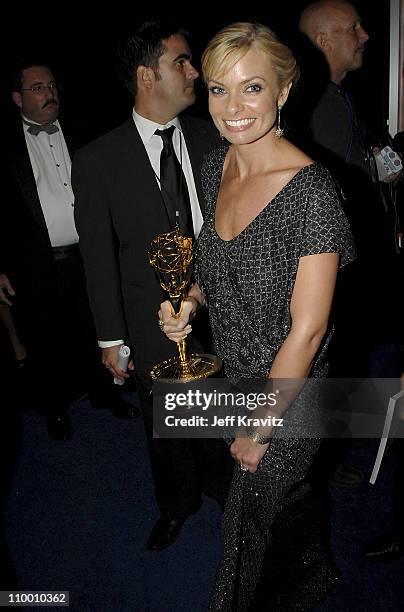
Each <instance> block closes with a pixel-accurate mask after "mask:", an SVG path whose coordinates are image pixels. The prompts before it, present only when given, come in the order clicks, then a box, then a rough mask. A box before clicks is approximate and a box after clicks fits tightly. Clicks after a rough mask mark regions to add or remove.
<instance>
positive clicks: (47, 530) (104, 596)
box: [5, 394, 404, 612]
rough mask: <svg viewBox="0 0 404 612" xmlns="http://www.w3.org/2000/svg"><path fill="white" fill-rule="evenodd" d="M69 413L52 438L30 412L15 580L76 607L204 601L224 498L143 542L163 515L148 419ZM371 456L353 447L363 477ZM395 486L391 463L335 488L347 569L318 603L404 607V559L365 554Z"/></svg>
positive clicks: (176, 609) (15, 497)
mask: <svg viewBox="0 0 404 612" xmlns="http://www.w3.org/2000/svg"><path fill="white" fill-rule="evenodd" d="M127 398H128V399H129V400H130V401H132V402H135V401H136V396H135V394H129V395H128V396H127ZM70 415H71V419H72V424H73V427H74V438H73V439H72V440H71V441H68V442H56V441H53V440H50V439H49V438H48V434H47V430H46V425H45V422H44V420H43V419H42V417H40V416H39V415H38V414H37V413H36V412H34V411H32V410H26V411H24V412H23V431H22V445H21V453H20V457H19V460H18V463H17V466H16V470H15V477H14V482H13V486H12V490H11V494H10V497H9V500H8V504H7V508H6V515H5V519H6V520H5V524H6V537H7V541H8V544H9V548H10V551H11V555H12V558H13V561H14V565H15V567H16V571H17V576H18V588H19V589H20V590H30V589H33V590H68V591H70V610H72V611H74V612H76V611H77V612H87V611H88V612H93V611H94V612H95V611H97V612H118V611H119V612H120V611H130V612H137V611H139V612H140V611H144V612H146V611H150V612H191V611H192V612H198V611H202V610H204V609H205V608H206V604H207V601H208V597H209V592H210V589H211V586H212V581H213V577H214V573H215V568H216V566H217V563H218V561H219V558H220V548H221V543H220V521H221V513H220V510H219V508H218V506H217V505H216V504H215V502H213V501H212V500H210V499H207V498H206V499H204V504H203V507H202V509H201V510H200V512H199V513H198V514H196V515H195V516H192V517H191V518H189V519H188V520H187V521H186V523H185V525H184V528H183V531H182V534H181V537H180V538H179V540H178V541H177V542H176V543H175V544H174V545H173V546H172V547H170V548H169V549H167V550H166V551H163V552H161V553H150V552H148V551H146V550H145V542H146V540H147V537H148V534H149V531H150V529H151V527H152V525H153V523H154V522H155V520H156V519H157V517H158V512H157V509H156V507H155V503H154V497H153V490H152V484H151V473H150V467H149V462H148V457H147V450H146V441H145V434H144V429H143V423H142V420H141V419H140V418H138V419H136V420H131V421H126V420H119V419H116V418H114V417H113V416H112V415H111V414H110V413H109V412H108V411H106V410H94V409H93V408H91V407H90V405H89V404H88V403H87V402H85V401H82V402H77V403H76V404H73V405H72V407H71V411H70ZM374 454H375V447H366V448H355V449H354V450H353V451H352V457H351V460H352V462H353V463H355V465H357V466H358V467H361V468H362V469H364V470H365V472H366V474H367V478H368V476H369V474H370V469H371V467H370V466H371V462H372V459H373V458H374ZM390 486H391V466H390V465H389V462H388V461H387V462H386V464H385V465H384V466H383V471H382V473H381V475H380V476H379V480H378V481H377V483H376V485H375V486H372V485H370V484H367V483H366V482H365V483H364V484H363V485H362V486H361V487H359V488H358V489H356V490H348V489H336V488H333V489H332V502H333V517H332V546H333V550H334V553H335V556H336V560H337V563H338V566H339V568H340V570H341V572H342V575H343V577H342V580H341V581H340V583H339V584H338V586H337V587H336V588H335V590H334V591H333V592H332V593H331V594H330V595H329V597H328V598H327V599H326V600H325V601H324V603H323V604H322V605H321V606H320V607H319V608H318V609H317V610H318V611H321V612H325V611H333V612H334V611H335V612H336V611H340V610H341V611H342V610H343V611H344V612H349V611H352V612H354V611H355V612H358V611H359V612H360V611H362V610H363V611H365V610H366V611H367V612H379V611H380V612H381V611H382V610H383V611H385V610H389V611H390V612H396V611H397V612H399V611H400V610H403V609H404V606H403V601H404V591H403V584H402V583H403V570H404V561H400V562H398V563H395V564H392V565H388V566H383V565H376V564H372V563H368V562H365V561H363V560H361V558H360V556H359V554H358V548H359V546H360V544H361V543H363V542H364V541H366V540H367V539H369V538H370V537H372V536H373V535H375V534H377V533H378V532H379V531H382V530H383V529H384V528H385V527H388V524H389V518H390V504H389V500H390V497H389V494H390ZM49 609H50V608H49Z"/></svg>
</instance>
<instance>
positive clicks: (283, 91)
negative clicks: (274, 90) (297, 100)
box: [278, 81, 292, 107]
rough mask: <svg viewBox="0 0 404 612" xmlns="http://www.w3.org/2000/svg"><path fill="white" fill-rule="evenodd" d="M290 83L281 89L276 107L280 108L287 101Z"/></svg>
mask: <svg viewBox="0 0 404 612" xmlns="http://www.w3.org/2000/svg"><path fill="white" fill-rule="evenodd" d="M291 87H292V81H291V82H290V83H288V84H287V85H285V87H283V88H282V89H281V90H280V92H279V94H278V106H280V107H282V106H283V105H284V104H285V102H286V100H287V99H288V96H289V92H290V88H291Z"/></svg>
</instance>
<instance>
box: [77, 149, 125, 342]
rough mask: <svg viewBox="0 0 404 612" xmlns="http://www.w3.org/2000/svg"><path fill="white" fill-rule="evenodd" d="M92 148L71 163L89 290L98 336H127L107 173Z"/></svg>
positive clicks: (101, 338)
mask: <svg viewBox="0 0 404 612" xmlns="http://www.w3.org/2000/svg"><path fill="white" fill-rule="evenodd" d="M108 175H109V173H108V172H107V171H106V169H105V167H103V164H102V163H100V162H99V161H98V160H97V158H95V159H94V156H93V155H91V151H88V150H86V149H82V150H80V151H78V152H77V153H76V155H75V157H74V159H73V164H72V185H73V190H74V195H75V222H76V227H77V232H78V234H79V240H80V250H81V254H82V257H83V262H84V268H85V272H86V279H87V290H88V296H89V300H90V306H91V310H92V313H93V317H94V321H95V326H96V329H97V335H98V339H99V340H103V341H108V340H117V339H120V338H125V337H126V336H127V328H126V320H125V315H124V309H123V300H122V290H121V282H120V269H119V245H118V240H117V236H116V234H115V231H114V227H113V222H112V218H111V210H110V197H109V191H108V184H107V183H108V181H107V177H108Z"/></svg>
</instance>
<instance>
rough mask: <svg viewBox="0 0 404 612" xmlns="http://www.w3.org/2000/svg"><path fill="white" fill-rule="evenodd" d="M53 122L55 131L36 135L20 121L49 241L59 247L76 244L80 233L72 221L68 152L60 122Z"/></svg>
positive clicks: (71, 192)
mask: <svg viewBox="0 0 404 612" xmlns="http://www.w3.org/2000/svg"><path fill="white" fill-rule="evenodd" d="M23 119H25V120H26V121H29V122H30V123H35V122H34V121H31V120H29V119H27V118H25V117H23ZM55 125H57V127H58V128H59V131H58V132H55V133H54V134H47V133H46V132H40V133H39V134H38V135H37V136H34V135H33V134H30V133H29V132H28V129H29V126H28V125H27V124H26V123H23V128H24V135H25V142H26V143H27V149H28V154H29V158H30V161H31V166H32V171H33V173H34V177H35V183H36V187H37V190H38V196H39V201H40V203H41V207H42V211H43V214H44V217H45V222H46V227H47V228H48V232H49V238H50V241H51V245H52V246H53V247H59V246H66V245H69V244H75V243H77V242H78V241H79V237H78V234H77V231H76V226H75V223H74V195H73V190H72V187H71V182H70V173H71V161H70V155H69V151H68V149H67V146H66V142H65V139H64V137H63V133H62V129H61V127H60V124H59V122H58V121H55Z"/></svg>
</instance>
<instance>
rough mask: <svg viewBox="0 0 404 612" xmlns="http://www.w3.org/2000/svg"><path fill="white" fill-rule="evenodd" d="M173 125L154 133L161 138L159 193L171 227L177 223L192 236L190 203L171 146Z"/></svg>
mask: <svg viewBox="0 0 404 612" xmlns="http://www.w3.org/2000/svg"><path fill="white" fill-rule="evenodd" d="M174 130H175V126H174V125H172V126H171V127H169V128H167V129H166V130H156V131H155V134H157V135H158V136H161V138H162V140H163V150H162V151H161V156H160V183H161V195H162V197H163V200H164V202H165V205H166V207H167V210H168V214H169V217H170V222H171V225H172V227H175V226H176V225H178V227H179V228H180V230H181V231H182V232H183V233H184V234H185V235H186V236H191V237H193V235H194V229H193V223H192V212H191V204H190V201H189V193H188V187H187V182H186V180H185V176H184V173H183V171H182V168H181V164H180V163H179V161H178V159H177V156H176V154H175V151H174V147H173V133H174Z"/></svg>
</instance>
